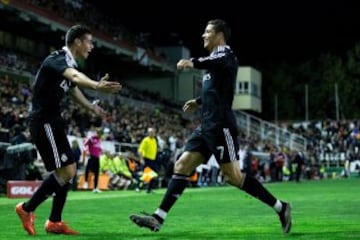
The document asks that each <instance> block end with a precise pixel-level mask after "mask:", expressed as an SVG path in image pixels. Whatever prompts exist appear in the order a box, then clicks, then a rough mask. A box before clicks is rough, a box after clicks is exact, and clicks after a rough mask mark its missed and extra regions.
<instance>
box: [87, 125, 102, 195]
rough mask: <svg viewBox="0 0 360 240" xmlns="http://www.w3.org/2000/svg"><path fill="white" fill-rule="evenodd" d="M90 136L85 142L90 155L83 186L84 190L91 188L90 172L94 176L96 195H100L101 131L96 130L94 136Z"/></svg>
mask: <svg viewBox="0 0 360 240" xmlns="http://www.w3.org/2000/svg"><path fill="white" fill-rule="evenodd" d="M89 135H90V136H89V137H87V138H86V139H85V140H84V147H85V148H86V149H87V152H88V153H89V155H90V156H89V158H88V160H87V163H86V167H85V182H84V185H83V188H84V189H87V188H88V187H89V183H88V181H89V173H90V171H91V172H92V173H93V174H94V189H93V192H94V193H100V192H101V190H100V189H98V182H99V171H100V163H99V158H100V154H101V129H100V128H96V130H95V132H94V133H93V134H91V133H90V134H89Z"/></svg>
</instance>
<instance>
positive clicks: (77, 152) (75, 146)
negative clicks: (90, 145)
mask: <svg viewBox="0 0 360 240" xmlns="http://www.w3.org/2000/svg"><path fill="white" fill-rule="evenodd" d="M71 151H72V153H73V155H74V159H75V163H76V169H77V170H76V173H75V176H74V178H73V180H72V184H71V189H72V190H73V191H76V190H77V183H78V171H79V169H80V168H81V161H80V159H81V149H80V146H79V142H78V141H77V140H76V139H74V140H72V141H71Z"/></svg>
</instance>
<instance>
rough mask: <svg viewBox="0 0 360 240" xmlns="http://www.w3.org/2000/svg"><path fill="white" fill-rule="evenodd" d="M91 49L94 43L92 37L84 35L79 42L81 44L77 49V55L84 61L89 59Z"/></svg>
mask: <svg viewBox="0 0 360 240" xmlns="http://www.w3.org/2000/svg"><path fill="white" fill-rule="evenodd" d="M93 48H94V42H93V38H92V35H90V34H86V35H85V36H84V37H83V38H82V40H81V44H80V47H79V55H80V56H81V57H82V58H84V59H86V58H88V57H89V54H90V52H91V50H92V49H93Z"/></svg>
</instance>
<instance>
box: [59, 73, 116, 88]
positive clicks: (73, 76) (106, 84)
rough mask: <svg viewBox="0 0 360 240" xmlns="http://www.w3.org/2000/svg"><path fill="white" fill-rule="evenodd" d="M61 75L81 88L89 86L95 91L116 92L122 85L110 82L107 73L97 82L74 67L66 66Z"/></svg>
mask: <svg viewBox="0 0 360 240" xmlns="http://www.w3.org/2000/svg"><path fill="white" fill-rule="evenodd" d="M63 76H64V77H66V78H67V79H69V80H70V81H72V82H74V83H75V84H76V85H77V86H79V87H83V88H90V89H94V90H97V91H102V92H107V93H116V92H118V91H120V90H121V88H122V86H121V84H120V83H118V82H111V81H108V80H109V74H105V75H104V76H103V77H102V78H101V79H100V81H99V82H97V81H94V80H92V79H90V78H89V77H88V76H86V75H85V74H84V73H82V72H79V71H78V70H76V69H75V68H67V69H66V70H65V71H64V73H63Z"/></svg>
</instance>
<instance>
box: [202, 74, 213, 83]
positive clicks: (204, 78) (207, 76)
mask: <svg viewBox="0 0 360 240" xmlns="http://www.w3.org/2000/svg"><path fill="white" fill-rule="evenodd" d="M210 79H211V76H210V73H207V74H204V75H203V79H202V81H203V82H205V81H208V80H210Z"/></svg>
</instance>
